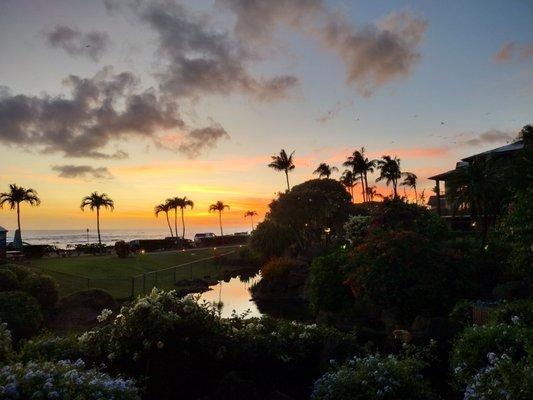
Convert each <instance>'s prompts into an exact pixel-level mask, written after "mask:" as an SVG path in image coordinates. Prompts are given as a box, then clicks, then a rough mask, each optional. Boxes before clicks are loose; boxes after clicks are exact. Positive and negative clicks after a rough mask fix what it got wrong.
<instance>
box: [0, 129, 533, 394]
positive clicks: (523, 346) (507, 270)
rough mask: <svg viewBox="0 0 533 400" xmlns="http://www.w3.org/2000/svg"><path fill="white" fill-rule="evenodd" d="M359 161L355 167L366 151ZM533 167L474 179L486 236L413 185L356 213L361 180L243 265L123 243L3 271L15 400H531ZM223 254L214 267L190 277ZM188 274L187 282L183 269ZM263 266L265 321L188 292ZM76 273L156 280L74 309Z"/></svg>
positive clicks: (0, 379)
mask: <svg viewBox="0 0 533 400" xmlns="http://www.w3.org/2000/svg"><path fill="white" fill-rule="evenodd" d="M524 132H525V133H528V132H529V134H531V129H529V131H524ZM530 137H531V136H528V137H527V138H530ZM528 143H530V142H528ZM356 153H358V154H356ZM356 153H354V155H353V156H351V157H350V158H349V160H348V162H349V163H353V162H354V161H353V160H355V159H357V158H358V157H360V156H361V157H362V156H363V154H362V152H356ZM363 161H364V162H362V163H361V164H357V165H369V164H371V163H370V162H368V160H366V161H365V160H363ZM504 161H505V160H504ZM531 161H532V158H531V147H526V148H525V149H524V152H523V153H521V154H519V156H518V158H516V159H510V160H507V161H505V162H502V164H501V168H500V169H499V171H500V175H496V176H495V175H491V174H489V173H488V171H489V168H490V170H491V171H493V169H491V168H492V167H491V164H490V163H491V160H481V159H477V160H475V165H473V166H472V165H470V166H469V167H465V168H467V169H466V170H464V171H461V172H464V173H465V174H469V173H472V174H475V175H476V184H475V185H473V184H472V183H471V182H472V181H469V180H465V181H463V182H462V186H461V185H459V184H460V182H454V186H453V188H454V190H452V191H451V192H450V193H449V201H450V202H452V203H455V204H457V206H458V207H463V211H464V210H465V208H466V209H467V210H468V211H469V212H470V217H469V218H471V219H472V222H471V224H470V227H471V228H473V229H471V230H470V231H455V230H453V229H451V225H452V224H451V223H447V222H446V221H445V220H444V219H443V218H441V217H439V216H438V215H437V214H436V213H434V212H432V211H430V210H429V209H427V208H426V207H424V206H421V205H419V204H418V203H417V201H414V202H413V201H409V200H408V199H407V198H403V197H400V196H398V195H397V190H396V187H395V189H394V191H393V193H394V194H393V195H392V196H390V197H389V198H385V199H383V201H380V202H374V201H371V200H368V201H365V202H363V203H361V204H354V203H353V201H352V196H351V193H350V192H349V191H348V190H346V185H344V184H342V183H341V182H339V181H336V180H333V179H329V178H328V177H325V179H313V180H309V181H307V182H304V183H301V184H298V185H295V186H294V187H292V188H291V189H290V190H287V191H286V192H285V193H280V194H279V195H278V196H277V197H276V199H274V200H273V201H272V202H271V204H270V206H269V212H268V213H267V215H266V217H265V219H264V220H263V221H262V222H261V223H259V224H258V226H257V228H256V230H255V231H254V233H253V234H252V236H251V238H250V241H249V245H248V246H245V247H242V248H239V249H236V251H235V252H232V253H231V254H225V253H224V252H225V249H219V250H220V253H218V254H214V250H213V249H211V250H202V251H191V252H190V253H186V252H185V253H184V252H180V253H178V252H169V253H154V254H131V253H130V252H129V251H125V247H124V243H120V242H117V245H116V250H117V255H109V256H95V257H80V258H72V259H47V260H45V259H43V260H39V261H34V262H33V265H32V266H31V267H30V268H28V267H24V266H20V265H6V266H3V267H2V268H1V269H0V320H1V321H3V324H2V325H0V363H1V364H3V366H2V367H0V394H1V395H2V396H3V398H6V399H26V398H35V399H49V398H60V399H68V398H80V399H101V398H106V399H107V398H110V399H111V398H112V399H128V400H129V399H146V400H155V399H157V400H165V399H175V398H177V397H179V398H183V399H207V400H211V399H212V400H224V399H228V400H229V399H232V400H234V399H236V400H250V399H252V400H255V399H257V400H260V399H267V400H277V399H279V400H291V399H292V400H299V399H312V400H345V399H346V400H348V399H349V400H353V399H355V400H357V399H361V400H363V399H364V400H378V399H380V400H381V399H385V400H411V399H420V400H427V399H429V400H431V399H435V400H459V399H464V400H474V399H476V400H482V399H484V400H508V399H511V400H529V399H530V398H531V393H532V392H533V368H532V360H533V301H532V300H531V297H532V294H533V290H532V287H533V269H532V260H533V253H532V247H531V244H532V243H533V229H532V227H533V213H532V210H533V191H532V189H531V187H529V186H528V185H525V184H524V182H523V179H522V180H521V179H519V178H520V177H519V175H520V174H523V175H524V176H532V175H531V172H532V169H531V166H532V165H533V164H532V163H531ZM381 162H382V163H381V164H378V165H380V172H381V175H380V178H382V179H384V180H387V181H388V182H390V183H391V184H393V185H397V180H398V178H400V177H401V176H403V175H402V173H401V170H400V167H399V161H398V160H395V159H392V158H390V157H388V158H385V157H384V159H383V160H381ZM392 164H395V166H394V165H392ZM350 165H351V164H350ZM517 165H520V170H519V174H517V168H516V166H517ZM484 169H486V170H485V172H484V173H479V172H480V170H484ZM359 174H360V176H361V177H362V181H363V182H364V178H363V177H364V174H363V173H362V172H359ZM126 250H127V249H126ZM209 257H213V258H212V259H209V260H205V261H206V262H205V264H201V265H204V267H203V268H204V269H202V268H196V267H193V268H192V269H187V268H188V267H189V266H191V265H196V263H195V261H198V260H202V259H204V258H209ZM187 262H189V263H190V264H188V265H186V266H185V267H184V271H181V270H180V269H179V268H181V267H179V268H178V269H173V268H170V269H168V268H166V267H169V266H172V265H177V264H183V263H187ZM258 265H260V266H261V276H262V278H261V280H258V281H256V282H255V283H254V284H253V285H251V286H250V287H249V289H250V292H251V296H252V297H253V299H254V300H255V301H256V303H257V305H258V308H259V309H260V310H263V315H261V316H259V317H250V315H248V314H247V313H246V312H244V313H242V314H240V315H239V314H237V313H234V314H233V315H231V316H230V317H229V318H221V312H220V310H221V309H220V306H221V304H220V301H219V302H218V304H213V303H202V302H200V301H198V298H197V297H195V296H194V295H187V292H190V291H182V290H179V289H182V288H183V287H180V286H186V285H187V284H188V283H191V284H192V283H193V282H194V281H195V279H194V278H196V277H197V276H196V275H194V274H195V273H199V275H202V276H203V278H206V277H208V278H209V279H212V280H213V281H214V282H217V280H219V279H228V276H227V274H225V272H224V271H229V270H231V269H232V268H234V269H235V270H236V271H238V270H239V269H241V268H243V267H251V266H258ZM72 271H76V272H77V273H80V274H82V273H83V274H85V275H87V276H89V278H88V279H95V280H97V279H103V278H108V279H110V280H114V282H118V281H120V280H121V279H124V282H127V281H129V282H130V284H132V277H133V276H135V275H137V276H139V274H140V276H151V277H152V276H156V277H157V278H156V279H157V280H156V281H151V282H148V284H146V282H145V287H144V290H143V292H148V293H143V294H141V295H136V293H135V291H134V290H133V291H131V292H130V294H133V296H130V297H129V298H126V297H127V296H125V297H124V298H121V296H118V295H117V293H116V292H115V293H114V295H113V293H112V294H110V293H109V292H108V291H104V290H101V289H89V290H87V289H85V288H80V290H78V291H76V292H75V293H71V294H69V295H67V296H63V294H65V292H62V291H65V290H66V289H64V288H63V289H61V286H62V285H63V287H68V285H69V284H68V282H65V281H64V280H61V279H62V278H60V277H57V278H56V277H55V275H54V274H56V275H57V276H60V275H61V276H62V275H64V274H65V273H68V272H72ZM155 271H165V272H164V273H167V272H166V271H169V272H168V273H169V274H171V275H169V277H168V278H163V275H159V273H157V274H156V273H155ZM182 273H183V276H182V275H179V274H182ZM174 274H177V275H174ZM48 275H54V277H50V276H48ZM243 275H245V274H243ZM241 278H242V280H243V281H245V280H246V277H245V276H242V277H241ZM133 281H136V278H135V279H133ZM176 283H179V284H178V285H177V286H176ZM58 284H59V285H58ZM141 284H142V283H141ZM153 286H156V287H159V288H154V289H153V290H150V289H151V288H152V287H153ZM131 287H132V286H130V288H131ZM161 287H163V288H164V289H171V288H176V289H178V290H163V289H161ZM124 288H127V286H124ZM124 288H123V289H121V290H123V291H124V293H125V294H127V293H126V292H127V290H126V289H124ZM220 288H222V285H220ZM70 289H74V288H73V287H70V288H69V290H70ZM146 289H148V290H146ZM109 290H110V291H111V292H112V291H113V290H116V288H113V287H111V288H110V289H109ZM192 291H193V292H194V291H196V290H192ZM117 298H119V299H121V302H120V303H118V302H117V301H116V299H117ZM286 304H291V305H295V304H300V305H301V304H304V305H305V306H306V307H307V308H308V312H309V316H307V318H306V322H305V323H303V322H297V321H296V319H297V318H291V319H287V318H283V316H282V315H281V313H279V312H277V311H279V309H280V308H281V307H282V305H286ZM269 310H273V311H269ZM76 396H78V397H76Z"/></svg>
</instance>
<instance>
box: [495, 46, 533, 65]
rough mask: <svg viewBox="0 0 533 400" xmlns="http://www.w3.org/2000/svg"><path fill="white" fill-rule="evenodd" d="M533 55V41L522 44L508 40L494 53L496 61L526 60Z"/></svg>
mask: <svg viewBox="0 0 533 400" xmlns="http://www.w3.org/2000/svg"><path fill="white" fill-rule="evenodd" d="M532 57H533V43H525V44H520V43H516V42H506V43H504V44H503V45H502V47H501V48H500V50H499V51H498V52H497V53H496V54H494V56H493V59H494V61H496V62H502V63H503V62H510V61H516V62H521V61H526V60H528V59H530V58H532Z"/></svg>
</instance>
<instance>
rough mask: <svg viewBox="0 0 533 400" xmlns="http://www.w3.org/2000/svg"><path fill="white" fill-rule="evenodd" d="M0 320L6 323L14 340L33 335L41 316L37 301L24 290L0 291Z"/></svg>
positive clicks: (38, 325) (40, 321) (39, 325)
mask: <svg viewBox="0 0 533 400" xmlns="http://www.w3.org/2000/svg"><path fill="white" fill-rule="evenodd" d="M0 320H2V321H4V322H5V323H7V326H8V328H9V330H10V331H11V333H12V335H13V338H14V339H15V340H18V339H21V338H28V337H30V336H33V335H35V334H36V333H37V332H38V331H39V328H40V327H41V324H42V321H43V316H42V313H41V308H40V307H39V303H37V300H35V298H33V297H31V296H30V295H28V294H26V293H24V292H0Z"/></svg>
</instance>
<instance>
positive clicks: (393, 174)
mask: <svg viewBox="0 0 533 400" xmlns="http://www.w3.org/2000/svg"><path fill="white" fill-rule="evenodd" d="M377 166H378V168H379V170H380V175H379V177H378V178H377V179H376V182H379V181H381V180H383V179H385V182H386V183H387V186H389V184H391V183H392V191H393V196H394V198H397V197H398V179H400V178H401V176H402V171H401V170H400V159H399V158H398V157H396V156H395V157H394V158H392V157H391V156H383V157H382V158H381V160H378V162H377Z"/></svg>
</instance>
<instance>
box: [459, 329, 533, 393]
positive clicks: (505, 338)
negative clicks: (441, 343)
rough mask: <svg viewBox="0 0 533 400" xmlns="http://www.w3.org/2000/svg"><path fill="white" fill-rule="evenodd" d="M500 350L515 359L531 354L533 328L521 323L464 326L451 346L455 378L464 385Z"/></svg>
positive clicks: (499, 355)
mask: <svg viewBox="0 0 533 400" xmlns="http://www.w3.org/2000/svg"><path fill="white" fill-rule="evenodd" d="M503 354H506V355H507V357H511V358H512V359H513V360H514V361H516V362H518V361H520V360H522V359H525V358H527V357H533V330H532V329H531V328H528V327H524V326H520V325H506V324H498V325H485V326H473V327H470V328H467V329H465V330H464V331H463V332H462V333H461V335H460V336H459V338H458V339H457V341H456V342H455V344H454V346H453V353H452V359H451V367H452V371H453V375H454V380H455V382H456V384H457V385H458V386H459V388H462V387H463V388H464V386H465V385H467V384H468V383H469V382H471V380H472V377H473V376H474V375H476V374H477V373H478V372H479V371H480V370H481V369H482V368H484V367H486V366H487V365H488V364H489V362H490V361H491V359H498V358H499V357H501V356H502V355H503Z"/></svg>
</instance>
